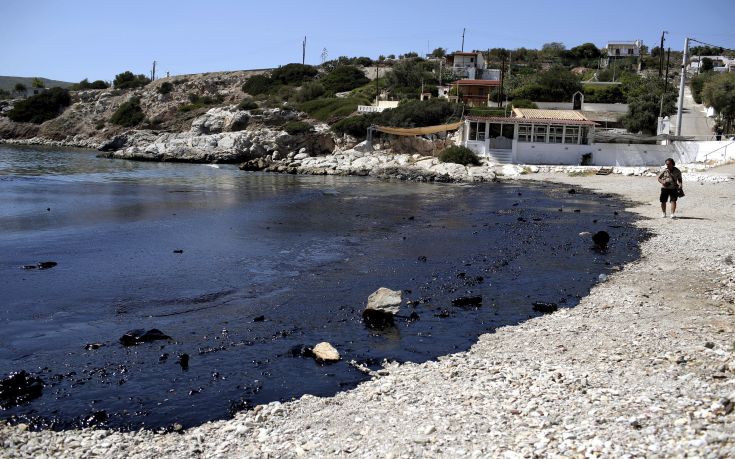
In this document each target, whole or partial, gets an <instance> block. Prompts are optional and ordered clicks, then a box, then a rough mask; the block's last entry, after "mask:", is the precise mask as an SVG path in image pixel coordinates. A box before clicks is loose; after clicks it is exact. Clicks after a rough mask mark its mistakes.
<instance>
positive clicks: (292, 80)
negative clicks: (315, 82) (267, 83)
mask: <svg viewBox="0 0 735 459" xmlns="http://www.w3.org/2000/svg"><path fill="white" fill-rule="evenodd" d="M317 73H319V71H318V70H317V69H316V67H314V66H311V65H303V64H286V65H284V66H283V67H279V68H277V69H275V70H274V71H273V72H271V80H272V81H273V82H274V83H280V84H286V85H288V84H295V85H299V84H301V83H303V82H304V81H308V80H311V79H312V78H314V77H315V76H316V74H317Z"/></svg>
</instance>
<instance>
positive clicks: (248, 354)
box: [0, 146, 643, 429]
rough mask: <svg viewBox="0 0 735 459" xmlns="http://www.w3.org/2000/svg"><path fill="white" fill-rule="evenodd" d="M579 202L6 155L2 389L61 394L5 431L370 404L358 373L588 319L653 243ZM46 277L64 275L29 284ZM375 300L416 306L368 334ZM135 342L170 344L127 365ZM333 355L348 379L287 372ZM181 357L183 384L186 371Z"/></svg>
mask: <svg viewBox="0 0 735 459" xmlns="http://www.w3.org/2000/svg"><path fill="white" fill-rule="evenodd" d="M578 191H580V192H578V193H574V194H570V193H568V187H567V188H564V187H561V186H553V185H543V184H539V185H535V184H523V185H519V184H497V183H491V184H483V185H467V184H420V183H401V182H390V181H379V180H376V179H372V178H358V177H331V176H327V177H307V176H289V175H269V174H259V173H245V172H241V171H239V170H237V169H236V168H235V167H232V166H221V167H210V166H206V165H189V164H161V163H136V162H128V161H116V160H106V159H98V158H95V157H94V153H93V152H86V151H62V150H55V149H38V148H32V147H24V148H15V147H6V146H0V198H2V202H3V210H2V213H0V217H1V218H0V248H1V249H2V250H1V252H0V253H2V259H0V277H1V278H2V279H3V284H4V285H5V287H4V290H5V293H4V295H3V297H4V298H3V302H2V306H1V308H2V309H0V331H1V332H2V333H0V344H1V346H0V349H1V350H0V374H2V375H3V376H5V375H7V374H8V373H10V372H11V371H15V370H20V369H25V370H27V371H29V372H31V373H33V374H36V375H38V376H40V377H41V378H42V379H43V380H44V382H45V384H46V387H45V388H44V392H43V396H42V397H40V398H38V399H35V400H32V401H30V402H29V403H27V404H24V405H20V406H17V407H12V408H9V409H7V410H5V411H0V417H2V418H5V419H14V420H17V421H30V422H31V423H33V424H34V425H35V426H36V427H51V428H66V427H70V426H79V425H85V423H88V422H102V423H103V424H104V425H107V426H110V427H114V428H123V429H125V428H139V427H147V428H159V427H170V426H171V425H173V424H174V423H179V424H181V425H183V426H184V427H190V426H193V425H197V424H200V423H202V422H205V421H207V420H213V419H222V418H225V417H228V416H229V415H230V413H231V412H232V411H233V410H236V409H241V408H244V407H247V406H250V405H253V404H259V403H266V402H269V401H272V400H289V399H291V398H294V397H298V396H300V395H302V394H305V393H309V394H314V395H331V394H334V393H336V392H337V391H340V390H344V389H348V388H350V387H354V385H355V384H357V383H359V382H360V381H362V380H364V379H365V377H364V375H363V374H362V373H360V372H358V371H357V370H355V369H354V368H352V367H351V366H349V365H348V364H347V361H349V360H353V359H354V360H356V361H358V362H363V363H366V364H368V365H369V366H372V367H375V366H376V365H377V364H378V363H379V362H380V361H381V360H383V359H390V360H398V361H414V362H421V361H425V360H427V359H432V358H436V357H437V356H439V355H444V354H448V353H451V352H456V351H460V350H464V349H467V348H468V347H469V346H470V345H471V344H472V343H473V342H474V341H475V340H476V338H477V336H478V335H480V334H482V333H486V332H488V331H492V330H494V329H495V328H497V327H499V326H503V325H509V324H515V323H519V322H521V321H523V320H525V319H527V318H529V317H533V316H536V315H538V313H536V312H534V311H532V307H531V303H532V302H534V301H545V302H556V303H559V304H560V306H562V307H572V306H574V305H575V304H576V303H577V301H578V300H579V298H580V297H582V296H583V295H585V294H586V293H587V292H588V291H589V289H590V287H591V286H592V285H593V284H594V283H595V282H596V281H597V279H598V276H599V275H600V274H602V273H606V272H609V271H610V270H611V269H613V268H614V267H616V266H621V265H623V264H624V263H626V262H629V261H632V260H634V259H635V258H637V257H638V242H639V240H640V239H641V238H642V237H643V234H642V232H641V231H640V230H638V229H636V228H635V227H634V226H633V225H632V222H633V216H632V215H630V214H628V213H626V212H625V211H624V205H623V203H621V202H620V201H617V200H615V199H613V198H612V197H610V196H600V195H594V194H591V193H587V192H582V191H581V190H578ZM49 209H50V210H49ZM560 209H561V210H560ZM576 211H578V212H576ZM602 229H604V230H606V231H608V232H609V233H610V235H611V237H612V242H611V245H610V249H609V250H608V252H606V253H600V252H597V251H594V250H592V249H591V242H590V240H589V238H581V237H579V235H578V234H579V233H580V232H582V231H593V232H594V231H597V230H602ZM174 250H182V253H174ZM423 257H425V260H426V261H423V260H424V258H423ZM47 260H49V261H56V262H58V266H56V267H54V268H53V269H49V270H43V271H39V270H30V271H27V270H22V269H20V266H22V265H27V264H33V263H36V262H40V261H47ZM378 287H389V288H392V289H396V290H403V291H404V300H409V301H410V302H411V304H410V305H406V301H404V306H403V309H402V312H401V316H402V318H400V319H399V320H397V321H396V327H394V328H391V329H388V330H382V331H374V330H369V329H367V328H365V326H364V325H363V324H362V322H361V318H360V312H361V310H362V307H363V306H364V304H365V300H366V298H367V296H368V295H369V294H370V293H371V292H373V291H374V290H376V289H377V288H378ZM469 295H482V297H483V304H482V306H481V307H479V308H460V307H455V306H452V304H451V301H452V299H455V298H458V297H461V296H469ZM412 312H415V313H416V316H418V319H416V316H414V318H413V319H409V315H410V314H411V313H412ZM261 316H262V317H263V318H264V320H263V321H255V320H254V319H255V318H259V317H261ZM134 328H145V329H149V328H158V329H161V330H162V331H164V332H165V333H166V334H168V335H170V336H172V337H173V339H174V341H172V342H167V341H158V342H154V343H147V344H141V345H138V346H135V347H123V346H121V345H120V344H119V343H118V338H119V337H120V336H121V335H122V334H123V333H124V332H126V331H127V330H130V329H134ZM320 341H329V342H331V343H332V344H333V345H334V346H335V347H337V348H338V349H339V351H340V353H341V354H342V357H343V360H342V361H341V362H339V363H337V364H334V365H329V366H322V365H318V364H316V363H315V362H314V361H313V360H311V359H306V358H298V357H293V356H292V355H291V349H292V348H293V347H294V346H299V345H314V344H316V343H317V342H320ZM87 343H100V344H102V345H103V346H102V347H101V348H99V349H97V350H86V349H85V345H86V344H87ZM182 353H186V354H188V355H189V356H190V364H189V367H188V369H187V370H183V369H182V368H181V367H180V366H179V365H178V364H176V359H177V356H178V355H179V354H182ZM95 413H104V415H98V416H97V417H94V418H93V415H94V414H95Z"/></svg>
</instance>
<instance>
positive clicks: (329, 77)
mask: <svg viewBox="0 0 735 459" xmlns="http://www.w3.org/2000/svg"><path fill="white" fill-rule="evenodd" d="M320 81H321V83H322V85H324V89H326V90H327V91H330V92H343V91H351V90H353V89H356V88H359V87H360V86H362V85H364V84H366V83H369V82H370V79H369V78H367V77H366V76H365V74H364V73H363V72H362V70H360V69H358V68H357V67H355V66H352V65H339V66H337V67H336V68H335V69H334V70H332V71H331V72H329V73H328V74H326V75H325V76H324V77H323V78H322V79H321V80H320Z"/></svg>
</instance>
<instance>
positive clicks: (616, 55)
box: [605, 40, 643, 67]
mask: <svg viewBox="0 0 735 459" xmlns="http://www.w3.org/2000/svg"><path fill="white" fill-rule="evenodd" d="M642 46H643V42H641V41H640V40H635V41H610V42H608V43H607V48H606V49H607V59H606V60H605V65H606V66H608V67H609V66H610V64H611V63H612V62H613V61H614V60H616V59H625V58H634V59H637V60H639V61H640V57H641V47H642Z"/></svg>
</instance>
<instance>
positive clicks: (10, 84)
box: [0, 76, 74, 91]
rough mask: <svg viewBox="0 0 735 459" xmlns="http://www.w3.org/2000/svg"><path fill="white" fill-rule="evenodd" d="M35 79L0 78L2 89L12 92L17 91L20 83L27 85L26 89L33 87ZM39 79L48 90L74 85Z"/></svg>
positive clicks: (0, 87) (66, 82)
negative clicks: (16, 87) (17, 85)
mask: <svg viewBox="0 0 735 459" xmlns="http://www.w3.org/2000/svg"><path fill="white" fill-rule="evenodd" d="M35 79H36V77H19V76H0V89H4V90H6V91H12V90H13V89H15V85H16V84H18V83H22V84H24V85H25V87H26V88H30V87H32V86H33V80H35ZM39 79H40V80H41V81H43V84H44V85H46V87H47V88H53V87H55V86H58V87H60V88H68V87H69V86H71V85H72V84H74V83H70V82H68V81H58V80H49V79H48V78H39Z"/></svg>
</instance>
